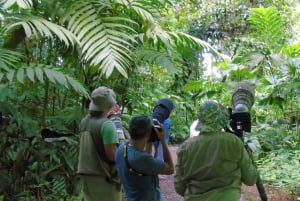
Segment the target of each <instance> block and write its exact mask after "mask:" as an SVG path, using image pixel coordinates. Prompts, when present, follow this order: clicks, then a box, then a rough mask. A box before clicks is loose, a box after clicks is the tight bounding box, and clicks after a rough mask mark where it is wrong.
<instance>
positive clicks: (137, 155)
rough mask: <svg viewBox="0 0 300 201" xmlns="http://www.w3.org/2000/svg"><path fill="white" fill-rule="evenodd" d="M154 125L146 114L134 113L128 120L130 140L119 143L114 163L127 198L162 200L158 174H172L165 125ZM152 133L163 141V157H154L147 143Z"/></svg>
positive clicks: (130, 199) (150, 144) (150, 143)
mask: <svg viewBox="0 0 300 201" xmlns="http://www.w3.org/2000/svg"><path fill="white" fill-rule="evenodd" d="M160 126H161V129H159V128H154V124H153V120H152V118H151V117H150V116H147V115H135V116H133V117H132V118H131V120H130V122H129V134H130V141H129V142H127V143H123V144H121V145H120V146H119V147H118V149H117V153H116V159H115V161H116V165H117V170H118V173H119V176H120V181H121V183H122V186H123V188H124V192H125V194H126V198H127V201H161V200H162V196H161V190H160V186H159V180H158V174H173V173H174V165H173V161H172V158H171V154H170V151H169V149H168V146H167V143H166V139H165V129H164V128H163V125H162V124H160ZM151 135H157V138H158V139H159V140H160V141H161V142H162V147H163V159H164V161H162V160H159V159H155V158H154V157H153V155H152V154H151V153H149V152H148V151H149V150H150V148H149V147H151V146H152V142H151V141H150V139H151Z"/></svg>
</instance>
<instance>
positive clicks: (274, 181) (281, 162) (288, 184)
mask: <svg viewBox="0 0 300 201" xmlns="http://www.w3.org/2000/svg"><path fill="white" fill-rule="evenodd" d="M299 153H300V152H299V150H294V151H287V150H286V149H280V150H276V151H272V152H270V153H268V155H266V156H265V157H264V158H262V159H261V160H260V161H259V171H260V175H261V176H262V179H263V180H264V181H265V182H267V183H268V184H270V185H272V186H276V187H281V188H285V189H288V190H289V191H290V192H292V193H293V194H299V193H300V192H299V186H300V175H299V171H297V170H298V169H299V168H300V163H299V160H300V158H299Z"/></svg>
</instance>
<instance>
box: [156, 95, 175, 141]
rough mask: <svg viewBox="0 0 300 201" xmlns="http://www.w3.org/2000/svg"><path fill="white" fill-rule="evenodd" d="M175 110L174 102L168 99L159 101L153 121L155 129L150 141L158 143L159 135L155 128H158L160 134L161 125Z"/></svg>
mask: <svg viewBox="0 0 300 201" xmlns="http://www.w3.org/2000/svg"><path fill="white" fill-rule="evenodd" d="M173 109H174V105H173V102H172V101H171V100H170V99H168V98H163V99H160V100H159V101H158V103H157V104H156V105H155V107H154V109H153V114H152V120H153V125H154V126H153V128H152V133H151V137H150V141H152V142H154V141H158V140H159V139H158V138H157V134H156V132H155V130H154V128H157V129H158V130H159V132H160V131H161V129H162V127H161V124H163V122H164V121H165V120H166V119H167V118H168V117H169V116H170V113H171V112H172V110H173Z"/></svg>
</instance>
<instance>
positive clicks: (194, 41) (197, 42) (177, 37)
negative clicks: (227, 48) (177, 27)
mask: <svg viewBox="0 0 300 201" xmlns="http://www.w3.org/2000/svg"><path fill="white" fill-rule="evenodd" d="M167 33H168V34H169V35H170V36H172V42H173V43H174V45H175V46H184V47H190V48H194V49H199V48H200V49H206V50H207V51H209V52H210V53H212V54H213V55H214V56H216V57H219V58H222V59H224V60H226V59H227V58H226V57H225V55H222V54H220V53H219V52H218V51H217V50H216V49H215V48H213V47H212V46H211V45H210V44H209V43H207V42H205V41H203V40H201V39H199V38H196V37H194V36H191V35H189V34H186V33H183V32H167Z"/></svg>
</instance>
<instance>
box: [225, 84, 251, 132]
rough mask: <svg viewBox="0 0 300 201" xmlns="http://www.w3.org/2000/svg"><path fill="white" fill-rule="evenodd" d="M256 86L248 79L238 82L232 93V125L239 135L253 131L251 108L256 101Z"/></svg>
mask: <svg viewBox="0 0 300 201" xmlns="http://www.w3.org/2000/svg"><path fill="white" fill-rule="evenodd" d="M254 96H255V90H254V86H253V85H252V84H251V83H250V82H248V81H242V82H238V83H237V84H236V85H235V88H234V91H233V94H232V109H231V122H230V126H231V128H232V129H233V130H235V131H236V132H237V133H239V135H241V133H242V132H243V131H246V132H251V117H250V110H251V107H252V106H253V103H254Z"/></svg>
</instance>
